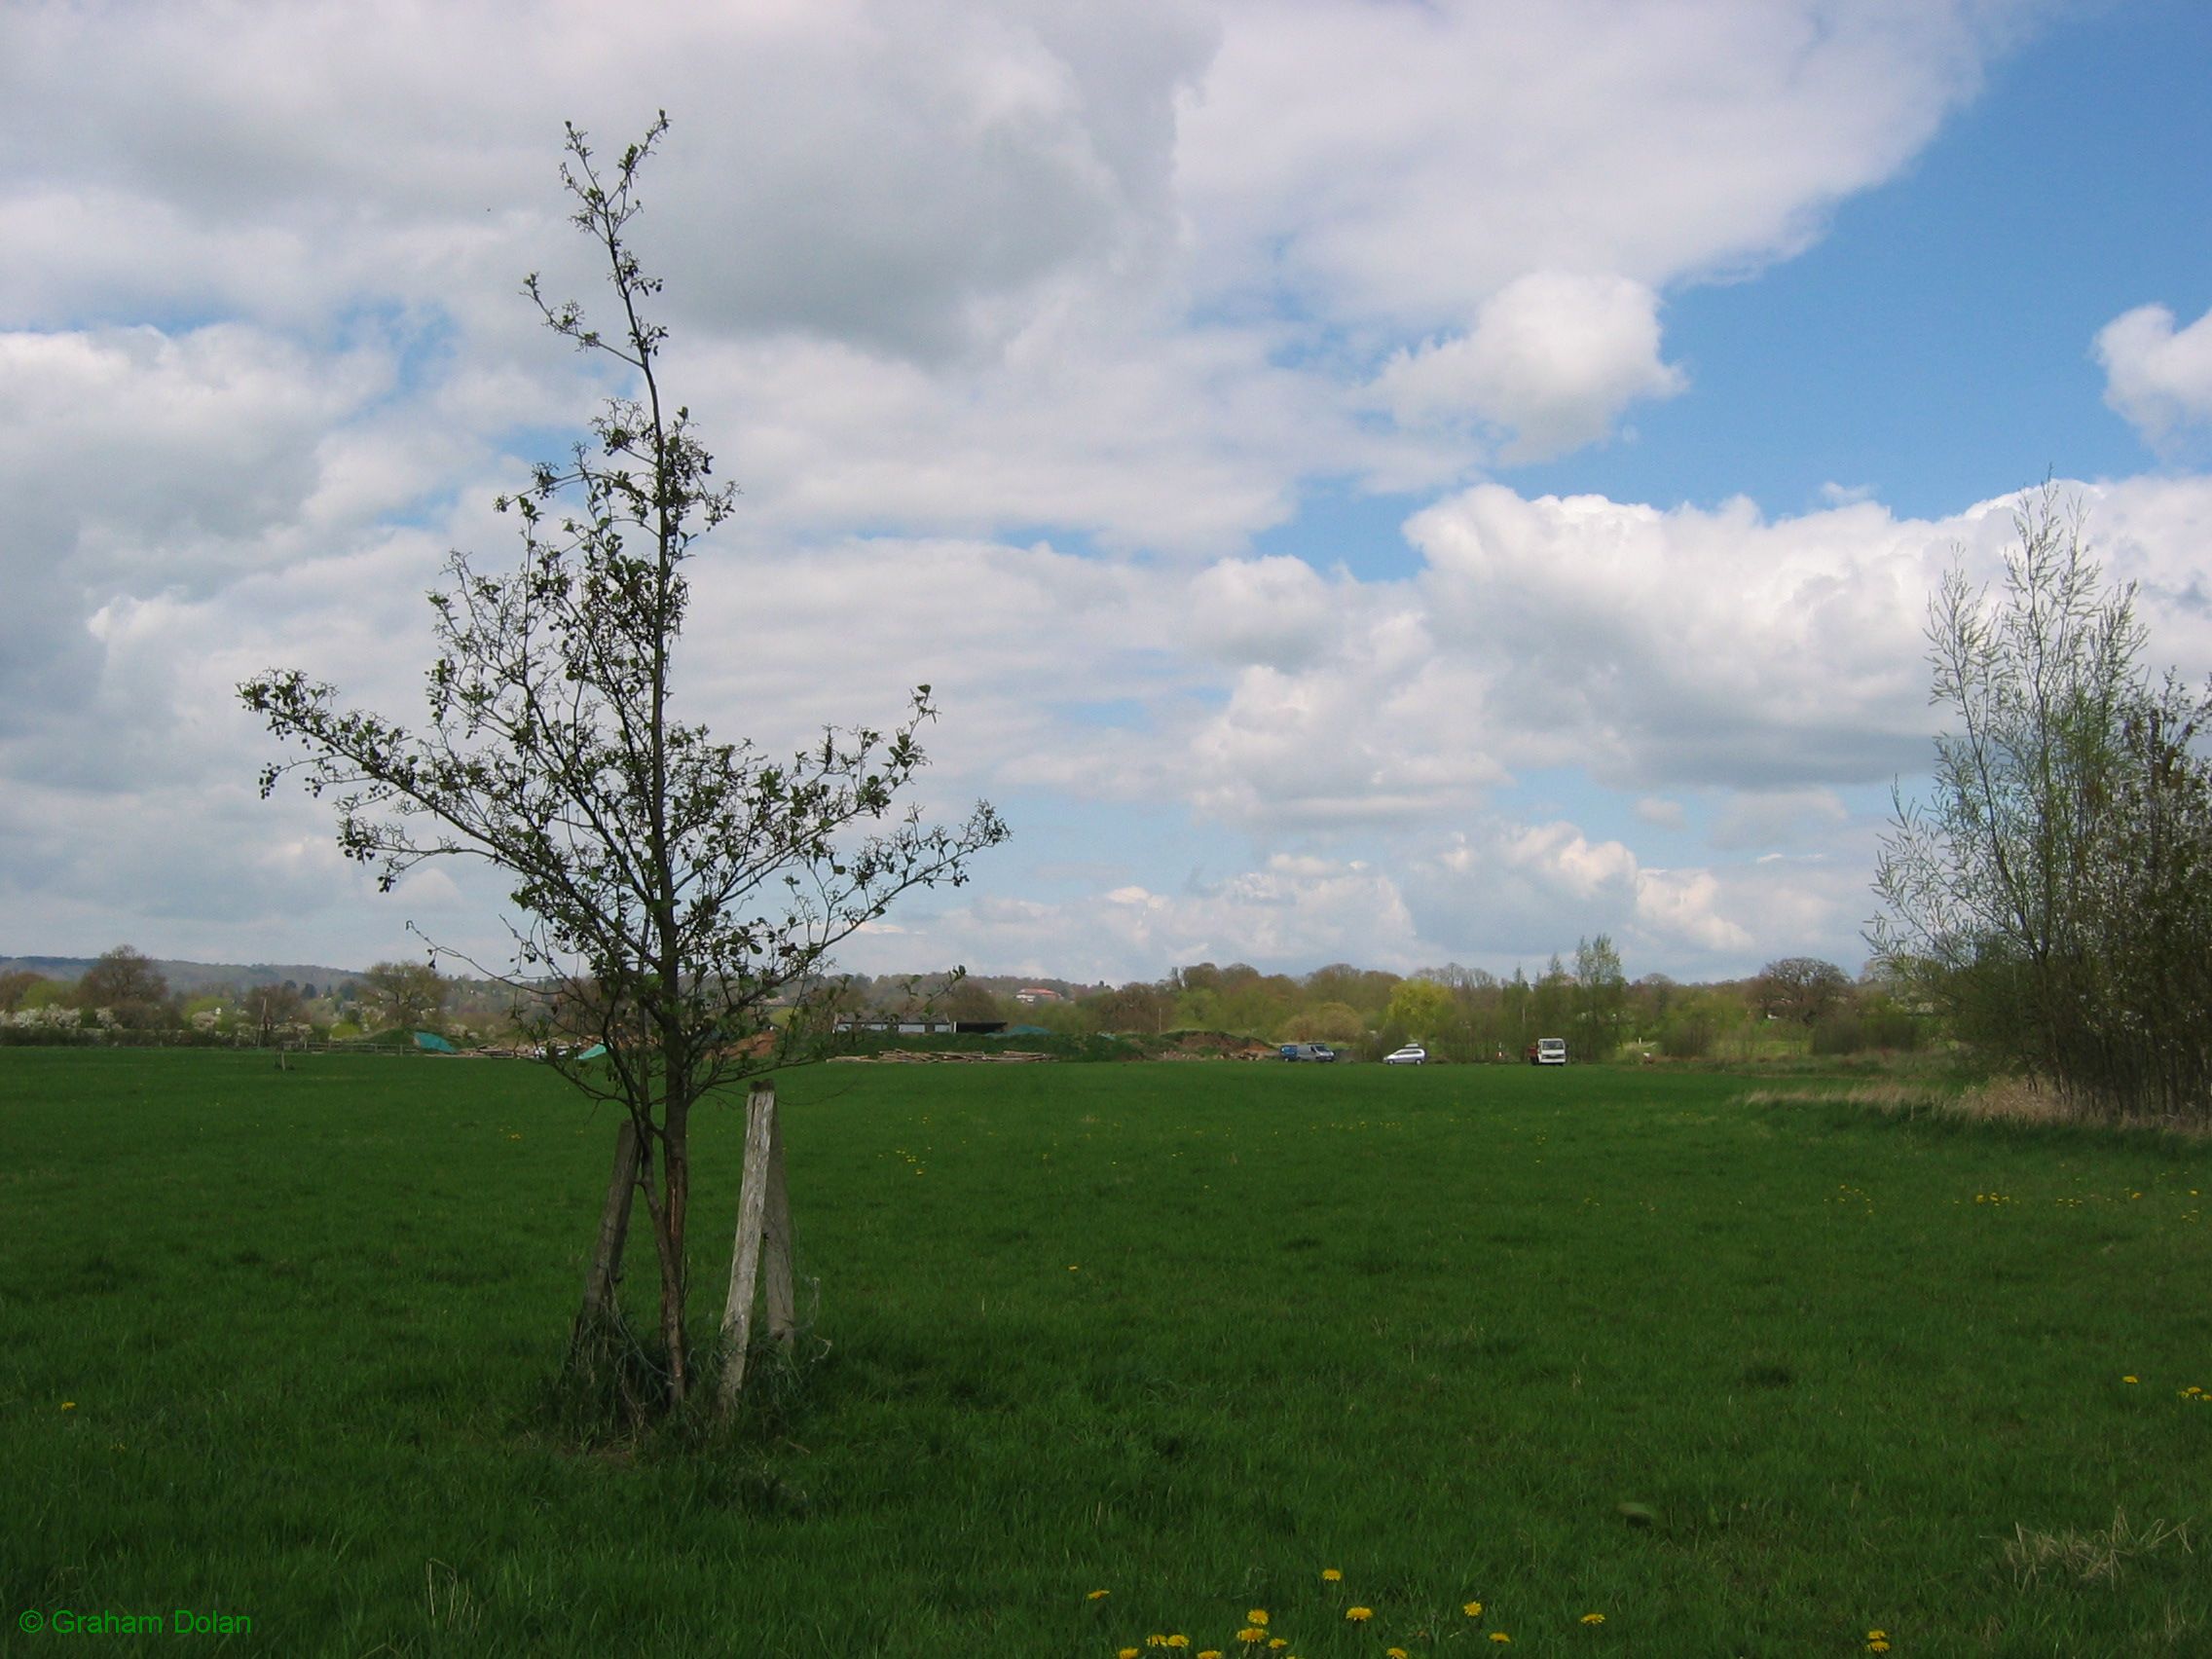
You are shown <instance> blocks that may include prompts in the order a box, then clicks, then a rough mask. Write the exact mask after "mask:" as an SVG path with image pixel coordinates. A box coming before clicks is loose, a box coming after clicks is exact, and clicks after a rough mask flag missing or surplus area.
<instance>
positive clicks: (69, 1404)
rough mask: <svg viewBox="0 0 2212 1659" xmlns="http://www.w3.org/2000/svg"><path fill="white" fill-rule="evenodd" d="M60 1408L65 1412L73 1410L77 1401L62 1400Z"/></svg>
mask: <svg viewBox="0 0 2212 1659" xmlns="http://www.w3.org/2000/svg"><path fill="white" fill-rule="evenodd" d="M61 1409H62V1410H63V1411H65V1412H73V1411H75V1410H76V1409H77V1402H76V1401H75V1400H63V1401H62V1402H61Z"/></svg>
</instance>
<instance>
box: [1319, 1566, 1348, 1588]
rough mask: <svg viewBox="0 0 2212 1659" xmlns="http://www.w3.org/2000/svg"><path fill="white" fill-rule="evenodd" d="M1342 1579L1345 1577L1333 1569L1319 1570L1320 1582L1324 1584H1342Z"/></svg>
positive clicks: (1324, 1568)
mask: <svg viewBox="0 0 2212 1659" xmlns="http://www.w3.org/2000/svg"><path fill="white" fill-rule="evenodd" d="M1344 1577H1345V1575H1344V1574H1343V1573H1341V1572H1339V1571H1338V1570H1337V1569H1336V1568H1335V1567H1323V1568H1321V1582H1322V1583H1324V1584H1342V1583H1343V1582H1344Z"/></svg>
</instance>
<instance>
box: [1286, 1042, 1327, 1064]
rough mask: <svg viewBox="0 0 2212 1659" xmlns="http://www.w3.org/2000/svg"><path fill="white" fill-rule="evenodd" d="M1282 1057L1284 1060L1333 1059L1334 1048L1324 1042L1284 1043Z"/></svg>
mask: <svg viewBox="0 0 2212 1659" xmlns="http://www.w3.org/2000/svg"><path fill="white" fill-rule="evenodd" d="M1282 1057H1283V1058H1284V1059H1286V1060H1333V1059H1335V1058H1336V1057H1337V1051H1336V1050H1334V1049H1332V1048H1330V1047H1329V1045H1328V1044H1326V1043H1285V1044H1284V1045H1283V1046H1282Z"/></svg>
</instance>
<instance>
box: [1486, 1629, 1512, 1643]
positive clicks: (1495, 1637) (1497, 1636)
mask: <svg viewBox="0 0 2212 1659" xmlns="http://www.w3.org/2000/svg"><path fill="white" fill-rule="evenodd" d="M1490 1639H1491V1641H1512V1640H1513V1638H1511V1637H1510V1636H1507V1635H1506V1634H1505V1632H1503V1631H1501V1630H1493V1631H1492V1632H1491V1633H1490Z"/></svg>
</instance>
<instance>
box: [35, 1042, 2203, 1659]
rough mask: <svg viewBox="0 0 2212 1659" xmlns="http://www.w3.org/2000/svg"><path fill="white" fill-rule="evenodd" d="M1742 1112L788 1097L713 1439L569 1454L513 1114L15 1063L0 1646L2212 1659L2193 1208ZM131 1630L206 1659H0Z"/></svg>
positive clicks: (2168, 1177) (561, 1136)
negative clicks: (786, 1275) (737, 1382)
mask: <svg viewBox="0 0 2212 1659" xmlns="http://www.w3.org/2000/svg"><path fill="white" fill-rule="evenodd" d="M1746 1087H1747V1086H1746V1084H1745V1083H1744V1082H1743V1081H1741V1080H1732V1079H1730V1078H1728V1077H1726V1076H1722V1075H1717V1074H1714V1073H1710V1072H1698V1073H1676V1072H1669V1071H1666V1070H1664V1069H1654V1070H1652V1071H1634V1070H1626V1069H1624V1070H1618V1071H1615V1070H1604V1069H1598V1068H1574V1067H1570V1068H1568V1069H1567V1070H1566V1071H1565V1072H1551V1071H1535V1070H1531V1069H1530V1068H1527V1067H1482V1068H1453V1067H1441V1066H1439V1067H1432V1068H1428V1069H1426V1070H1419V1071H1416V1070H1405V1069H1395V1068H1391V1069H1385V1068H1383V1067H1378V1066H1340V1067H1334V1068H1328V1067H1303V1066H1297V1067H1294V1066H1265V1065H1233V1064H1217V1065H1206V1064H1157V1065H1155V1064H1132V1065H1123V1066H1008V1067H996V1066H991V1067H969V1066H959V1067H953V1066H947V1067H903V1066H902V1067H888V1066H885V1067H876V1066H827V1067H822V1068H819V1069H816V1070H814V1071H811V1072H808V1073H804V1074H797V1075H793V1076H792V1077H790V1078H788V1079H786V1080H784V1082H783V1085H782V1094H783V1099H784V1102H785V1107H786V1112H787V1117H786V1135H787V1141H788V1146H789V1159H790V1168H791V1179H792V1184H793V1186H792V1196H793V1209H794V1225H795V1231H796V1234H797V1240H798V1246H799V1255H800V1269H801V1272H802V1273H804V1274H812V1275H819V1279H820V1301H819V1307H818V1309H817V1310H816V1311H815V1313H814V1315H813V1325H812V1331H811V1336H810V1341H809V1351H810V1353H812V1354H813V1355H815V1356H816V1357H815V1358H814V1359H813V1360H812V1362H811V1363H810V1364H809V1365H808V1366H807V1367H806V1369H805V1371H804V1373H803V1376H801V1377H800V1378H799V1379H797V1381H796V1385H795V1386H791V1385H788V1384H787V1385H786V1386H784V1387H783V1389H782V1392H781V1398H779V1399H777V1400H775V1401H774V1403H773V1408H772V1409H771V1410H768V1411H765V1412H763V1413H762V1414H761V1416H760V1417H759V1418H758V1419H756V1421H754V1422H753V1423H752V1424H751V1425H750V1427H749V1428H748V1429H747V1431H746V1432H745V1433H744V1434H742V1435H741V1436H739V1437H738V1438H737V1439H736V1440H735V1441H734V1442H733V1443H727V1444H720V1445H716V1446H711V1447H707V1448H704V1449H700V1448H691V1449H686V1448H685V1447H683V1446H682V1445H680V1444H677V1443H676V1442H675V1440H674V1437H671V1438H670V1439H669V1440H668V1441H666V1442H665V1443H652V1442H648V1443H645V1444H643V1445H638V1446H630V1447H600V1448H596V1449H586V1448H577V1447H574V1446H571V1445H569V1444H565V1443H564V1442H563V1440H562V1438H561V1436H560V1435H559V1434H558V1433H557V1432H556V1431H555V1429H554V1428H553V1426H552V1422H553V1419H552V1418H551V1416H550V1415H549V1413H548V1412H547V1410H546V1399H547V1390H546V1383H547V1380H548V1377H549V1375H550V1373H551V1371H552V1369H553V1367H554V1365H555V1362H556V1361H557V1360H558V1357H559V1353H560V1349H561V1345H562V1342H563V1339H564V1337H565V1335H566V1331H567V1324H568V1320H569V1318H570V1317H571V1313H572V1311H573V1307H574V1302H575V1298H576V1296H577V1294H578V1292H579V1290H580V1283H581V1273H582V1252H583V1247H584V1245H585V1243H586V1242H587V1239H588V1235H589V1234H590V1231H591V1228H592V1225H593V1222H594V1220H595V1218H596V1210H597V1198H598V1193H599V1191H600V1189H601V1187H602V1185H603V1183H604V1181H605V1178H606V1160H607V1158H608V1149H609V1146H610V1143H611V1136H612V1123H611V1121H610V1120H609V1119H608V1118H607V1117H606V1116H604V1115H602V1116H601V1117H600V1118H598V1119H596V1120H592V1119H588V1118H587V1116H586V1114H585V1112H584V1110H583V1108H582V1107H581V1106H580V1104H578V1103H576V1102H574V1101H572V1100H571V1099H570V1098H569V1097H568V1096H567V1095H565V1094H564V1093H563V1092H562V1091H561V1089H560V1088H559V1086H558V1085H557V1083H556V1082H555V1081H554V1080H552V1079H551V1078H549V1077H547V1076H546V1075H545V1074H543V1073H542V1072H540V1071H538V1070H537V1069H535V1068H533V1067H531V1066H528V1065H525V1064H520V1063H509V1062H496V1061H461V1060H453V1061H431V1060H422V1059H404V1058H374V1057H367V1056H363V1057H359V1058H352V1057H324V1056H316V1057H313V1058H311V1059H309V1060H308V1061H306V1062H305V1063H304V1064H303V1065H301V1066H300V1067H299V1069H296V1070H293V1071H290V1072H281V1073H280V1072H277V1071H276V1069H275V1068H274V1066H273V1065H272V1063H271V1062H270V1060H269V1059H268V1057H267V1056H255V1055H239V1054H229V1053H164V1052H145V1053H76V1052H66V1051H62V1052H56V1051H37V1050H15V1051H6V1052H5V1053H0V1333H4V1334H5V1341H4V1343H0V1499H4V1500H5V1501H4V1502H0V1649H5V1650H7V1651H10V1652H24V1653H36V1652H46V1651H55V1652H59V1651H84V1652H91V1651H100V1652H138V1651H142V1652H147V1653H173V1652H177V1651H180V1650H183V1649H184V1648H186V1647H189V1648H190V1649H192V1650H199V1651H224V1652H234V1653H264V1652H266V1653H285V1654H321V1653H329V1654H348V1655H367V1654H372V1653H373V1654H395V1655H429V1654H457V1655H458V1654H470V1655H475V1654H518V1655H520V1654H566V1653H574V1654H587V1653H588V1654H598V1653H606V1652H648V1653H670V1654H679V1653H682V1654H689V1653H713V1652H728V1653H737V1654H753V1653H758V1654H824V1655H837V1656H841V1659H842V1656H849V1655H866V1654H887V1655H908V1654H912V1655H921V1654H940V1653H954V1652H960V1653H982V1654H998V1653H1010V1654H1013V1653H1019V1654H1040V1655H1061V1654H1066V1655H1079V1656H1089V1655H1098V1656H1110V1655H1112V1654H1114V1653H1115V1652H1116V1651H1117V1650H1118V1649H1119V1648H1121V1647H1123V1646H1127V1645H1135V1646H1138V1647H1139V1648H1140V1649H1143V1650H1144V1651H1145V1652H1146V1654H1147V1659H1150V1651H1151V1650H1150V1649H1146V1648H1145V1647H1144V1643H1145V1639H1146V1637H1147V1636H1148V1635H1151V1634H1165V1633H1183V1634H1188V1635H1189V1636H1190V1637H1191V1638H1192V1645H1191V1647H1190V1648H1189V1649H1188V1650H1186V1651H1187V1652H1189V1653H1194V1654H1195V1653H1196V1652H1198V1651H1199V1650H1201V1649H1204V1648H1209V1647H1213V1648H1220V1649H1223V1650H1224V1651H1227V1652H1237V1651H1240V1650H1241V1649H1240V1647H1239V1644H1238V1643H1237V1642H1236V1641H1235V1640H1234V1637H1235V1631H1236V1630H1237V1629H1238V1628H1239V1627H1240V1626H1242V1624H1243V1622H1244V1614H1245V1611H1246V1609H1248V1608H1252V1607H1265V1608H1267V1609H1268V1610H1269V1612H1270V1613H1271V1615H1272V1623H1271V1627H1270V1628H1271V1629H1272V1631H1273V1632H1274V1633H1276V1634H1279V1635H1280V1636H1282V1637H1284V1638H1286V1639H1287V1640H1288V1641H1289V1646H1288V1647H1287V1648H1286V1649H1284V1650H1282V1651H1284V1652H1285V1653H1286V1654H1298V1655H1304V1656H1306V1659H1322V1656H1363V1659H1382V1655H1383V1651H1384V1649H1385V1647H1386V1646H1388V1645H1392V1644H1395V1645H1398V1646H1402V1647H1404V1648H1406V1649H1408V1650H1409V1651H1410V1652H1411V1653H1413V1654H1416V1655H1419V1654H1455V1655H1472V1654H1476V1653H1487V1652H1490V1651H1492V1650H1493V1647H1492V1644H1491V1643H1490V1642H1489V1641H1487V1640H1485V1639H1486V1637H1487V1635H1488V1634H1489V1633H1490V1632H1492V1631H1504V1632H1507V1633H1509V1634H1510V1635H1511V1637H1512V1646H1511V1648H1510V1649H1509V1651H1512V1652H1518V1653H1527V1654H1593V1655H1596V1654H1610V1655H1636V1656H1639V1659H1643V1656H1654V1655H1656V1656H1668V1655H1677V1654H1679V1655H1701V1656H1702V1655H1758V1656H1775V1659H1797V1656H1801V1655H1818V1654H1837V1655H1843V1654H1855V1653H1860V1652H1863V1651H1864V1650H1865V1634H1866V1632H1867V1631H1868V1630H1869V1629H1876V1628H1879V1629H1883V1630H1886V1631H1888V1632H1889V1633H1890V1636H1891V1639H1892V1641H1893V1642H1894V1646H1893V1649H1892V1651H1893V1652H1895V1653H1898V1654H1900V1655H1902V1654H1923V1655H1955V1654H1983V1653H1988V1654H2049V1655H2066V1656H2078V1655H2107V1654H2111V1655H2122V1654H2135V1653H2174V1654H2201V1653H2204V1652H2206V1651H2212V1572H2208V1571H2207V1570H2206V1566H2207V1564H2206V1561H2205V1559H2204V1556H2203V1553H2202V1551H2203V1541H2202V1538H2201V1535H2200V1531H2199V1529H2200V1528H2202V1527H2204V1526H2205V1525H2206V1524H2207V1523H2208V1522H2212V1513H2208V1512H2212V1487H2208V1486H2207V1484H2206V1481H2205V1478H2204V1471H2205V1470H2206V1469H2207V1468H2208V1467H2212V1405H2198V1404H2195V1403H2194V1401H2193V1400H2185V1399H2184V1398H2182V1397H2181V1390H2183V1389H2184V1388H2186V1387H2189V1386H2192V1385H2196V1386H2202V1387H2205V1388H2212V1294H2208V1293H2212V1225H2208V1223H2207V1221H2206V1214H2207V1210H2206V1206H2205V1200H2204V1198H2202V1197H2200V1196H2198V1194H2197V1193H2195V1192H2193V1189H2195V1188H2206V1189H2212V1170H2207V1171H2204V1172H2203V1174H2201V1175H2200V1173H2199V1168H2200V1152H2201V1149H2199V1148H2192V1147H2190V1146H2187V1145H2179V1144H2173V1143H2167V1142H2161V1141H2157V1140H2154V1139H2146V1138H2135V1139H2125V1138H2115V1137H2109V1136H2101V1135H2094V1134H2089V1133H2082V1132H2072V1131H2051V1130H2045V1131H2031V1130H2026V1129H2020V1128H2011V1127H2006V1126H2003V1125H1986V1124H1956V1123H1950V1122H1946V1121H1942V1120H1935V1121H1930V1120H1926V1119H1920V1120H1912V1121H1900V1120H1898V1119H1895V1118H1891V1117H1885V1116H1882V1115H1880V1114H1874V1113H1868V1112H1863V1111H1858V1110H1854V1109H1850V1108H1846V1107H1841V1106H1828V1105H1818V1104H1814V1105H1807V1104H1783V1105H1770V1106H1759V1105H1747V1104H1745V1103H1744V1102H1743V1101H1742V1100H1741V1099H1740V1096H1741V1094H1742V1093H1743V1092H1744V1090H1745V1088H1746ZM740 1131H741V1124H740V1115H739V1114H738V1113H736V1112H734V1111H722V1110H716V1111H713V1112H710V1113H708V1114H707V1115H706V1117H705V1119H704V1121H703V1122H702V1123H701V1124H700V1127H699V1133H698V1153H699V1161H700V1166H701V1178H700V1181H699V1185H698V1190H697V1193H696V1199H695V1202H696V1215H697V1217H698V1221H697V1223H696V1227H695V1245H696V1258H695V1260H696V1267H695V1275H696V1284H697V1303H696V1314H697V1317H698V1318H699V1319H700V1321H701V1322H702V1323H703V1324H705V1323H708V1322H711V1321H712V1319H713V1317H714V1316H715V1313H716V1312H717V1311H718V1308H719V1291H720V1286H721V1283H722V1281H723V1279H724V1277H725V1276H726V1272H727V1248H728V1234H727V1227H728V1224H729V1220H730V1218H731V1217H732V1216H733V1215H734V1212H735V1204H736V1179H737V1169H736V1156H737V1151H738V1147H739V1143H740V1140H741V1132H740ZM1992 1195H1996V1196H1999V1197H2001V1198H2002V1199H2003V1201H2001V1202H1992V1201H1990V1198H1991V1196H1992ZM2138 1195H2139V1196H2138ZM1977 1196H1978V1198H1979V1199H1980V1201H1976V1200H1977ZM649 1288H650V1287H649V1284H648V1283H646V1282H645V1280H643V1279H634V1280H633V1294H640V1293H643V1292H646V1291H649ZM2129 1375H2132V1376H2135V1377H2137V1378H2138V1379H2139V1380H2140V1381H2139V1382H2137V1383H2132V1384H2131V1383H2124V1382H2123V1381H2122V1378H2123V1377H2124V1376H2129ZM65 1402H73V1405H72V1406H71V1407H70V1408H69V1409H64V1404H65ZM1624 1503H1632V1504H1639V1505H1642V1506H1644V1507H1645V1508H1647V1509H1648V1511H1649V1513H1650V1516H1651V1524H1650V1525H1649V1526H1642V1527H1639V1526H1632V1525H1630V1524H1628V1522H1627V1521H1626V1520H1625V1519H1624V1517H1623V1516H1622V1514H1621V1513H1620V1509H1619V1506H1620V1505H1622V1504H1624ZM2116 1518H2118V1519H2119V1520H2120V1526H2119V1527H2118V1528H2117V1529H2116ZM2155 1522H2163V1523H2167V1524H2169V1525H2170V1524H2179V1525H2181V1526H2184V1527H2186V1528H2187V1529H2188V1531H2187V1533H2186V1535H2173V1534H2168V1535H2166V1536H2164V1537H2159V1536H2158V1535H2157V1529H2156V1528H2154V1527H2153V1525H2152V1524H2153V1523H2155ZM1324 1567H1336V1568H1339V1569H1341V1570H1342V1572H1343V1574H1344V1578H1343V1582H1342V1583H1341V1584H1338V1585H1324V1584H1323V1583H1322V1582H1321V1579H1320V1572H1321V1569H1322V1568H1324ZM1095 1589H1107V1590H1110V1591H1111V1592H1112V1594H1111V1595H1110V1596H1109V1597H1107V1598H1105V1599H1104V1600H1102V1601H1099V1602H1090V1601H1088V1600H1087V1599H1086V1597H1087V1593H1088V1592H1089V1591H1092V1590H1095ZM1471 1599H1479V1600H1480V1601H1482V1602H1483V1603H1484V1604H1485V1611H1484V1614H1483V1616H1482V1617H1481V1619H1480V1620H1474V1619H1470V1618H1468V1617H1466V1616H1465V1615H1464V1614H1463V1613H1462V1612H1461V1610H1460V1608H1461V1604H1463V1603H1465V1602H1467V1601H1469V1600H1471ZM1350 1604H1360V1605H1366V1606H1370V1607H1372V1608H1373V1609H1374V1613H1375V1616H1374V1618H1373V1619H1372V1620H1371V1621H1369V1622H1368V1623H1366V1624H1364V1625H1355V1624H1350V1623H1347V1622H1346V1620H1345V1619H1344V1618H1343V1616H1342V1613H1343V1609H1344V1608H1345V1607H1346V1605H1350ZM178 1607H185V1608H191V1609H194V1610H197V1611H200V1612H203V1613H230V1614H235V1615H245V1616H248V1617H250V1618H251V1619H252V1620H253V1621H254V1624H253V1630H252V1632H251V1633H250V1634H248V1635H241V1636H233V1637H228V1638H226V1637H222V1636H212V1635H209V1636H195V1637H191V1638H179V1637H175V1636H168V1635H165V1636H162V1637H158V1638H156V1637H147V1638H136V1639H133V1638H128V1637H115V1638H106V1639H101V1640H98V1641H79V1642H76V1643H74V1644H72V1643H70V1642H69V1641H67V1639H65V1638H63V1637H59V1636H55V1635H52V1634H48V1635H44V1636H40V1637H35V1638H34V1637H29V1636H22V1635H20V1634H18V1632H17V1630H16V1621H17V1616H18V1612H19V1611H20V1610H22V1609H42V1610H51V1609H55V1608H70V1609H75V1610H77V1611H80V1612H98V1611H108V1612H117V1613H143V1612H147V1611H155V1612H159V1613H161V1614H162V1615H163V1616H164V1617H165V1618H166V1617H167V1616H168V1615H169V1614H170V1612H171V1611H172V1610H173V1609H175V1608H178ZM1589 1612H1602V1613H1603V1614H1604V1616H1605V1622H1604V1624H1603V1625H1588V1626H1586V1625H1583V1624H1582V1623H1580V1622H1579V1621H1580V1618H1581V1616H1582V1615H1583V1614H1585V1613H1589Z"/></svg>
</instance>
